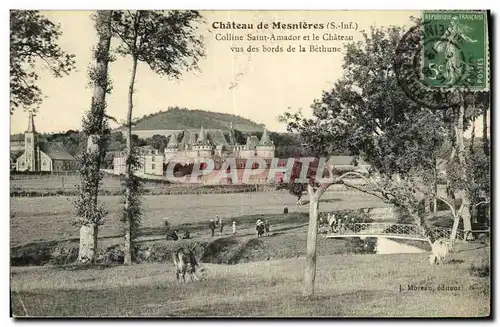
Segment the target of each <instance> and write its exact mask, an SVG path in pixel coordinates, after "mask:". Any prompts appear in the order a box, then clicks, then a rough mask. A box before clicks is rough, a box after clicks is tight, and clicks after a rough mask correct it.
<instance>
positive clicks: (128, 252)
mask: <svg viewBox="0 0 500 327" xmlns="http://www.w3.org/2000/svg"><path fill="white" fill-rule="evenodd" d="M132 60H133V62H132V76H131V78H130V85H129V90H128V112H127V158H126V162H125V179H126V180H127V181H129V180H130V178H131V176H132V174H134V172H133V170H132V166H131V160H130V159H131V155H132V150H133V149H132V146H133V145H132V109H133V108H134V104H133V98H134V84H135V75H136V73H137V57H136V56H133V58H132ZM131 196H132V193H131V190H130V187H129V186H128V184H127V186H126V188H125V213H126V216H127V217H126V222H125V249H124V264H126V265H127V264H131V263H132V260H133V254H132V252H133V250H134V235H133V233H134V226H133V224H134V222H133V219H134V217H132V215H131V213H130V205H131Z"/></svg>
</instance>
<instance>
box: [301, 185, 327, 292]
mask: <svg viewBox="0 0 500 327" xmlns="http://www.w3.org/2000/svg"><path fill="white" fill-rule="evenodd" d="M325 191H326V188H325V187H320V188H318V189H317V190H316V191H315V190H314V189H313V187H312V186H310V185H308V186H307V192H308V193H309V227H308V229H307V250H306V268H305V272H304V295H305V296H311V295H313V294H314V283H315V280H316V243H317V240H318V214H319V200H320V198H321V196H322V195H323V193H324V192H325Z"/></svg>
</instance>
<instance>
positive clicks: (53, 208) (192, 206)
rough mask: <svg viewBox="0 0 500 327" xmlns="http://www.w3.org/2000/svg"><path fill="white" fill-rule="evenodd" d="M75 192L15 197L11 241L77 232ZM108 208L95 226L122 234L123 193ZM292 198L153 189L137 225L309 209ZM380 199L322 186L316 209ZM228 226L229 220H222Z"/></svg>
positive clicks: (109, 234)
mask: <svg viewBox="0 0 500 327" xmlns="http://www.w3.org/2000/svg"><path fill="white" fill-rule="evenodd" d="M74 200H75V197H66V196H58V197H15V198H11V199H10V206H11V209H10V210H11V215H13V217H12V218H11V225H10V233H11V247H14V246H19V245H23V244H24V245H25V244H29V243H38V242H47V241H55V240H57V241H66V240H73V239H75V238H78V237H79V230H78V228H76V227H74V226H73V225H71V221H72V219H73V218H74V215H73V202H74ZM100 200H101V201H103V202H104V203H105V205H106V207H107V209H108V211H109V213H108V215H107V216H106V220H105V223H104V225H103V226H101V228H100V230H99V237H101V238H106V239H110V238H115V237H117V238H118V237H121V228H122V224H121V222H120V215H121V212H122V208H123V197H121V196H102V197H100ZM295 202H296V198H294V197H293V196H292V195H290V194H288V193H286V192H252V193H231V194H200V195H154V196H145V197H144V198H143V210H144V215H143V218H142V228H149V229H154V228H161V227H162V226H163V221H164V219H165V218H166V219H168V220H169V222H170V224H171V225H174V226H175V225H180V224H183V223H199V222H203V223H205V224H206V225H207V227H206V231H207V233H208V221H209V220H210V219H214V218H215V215H219V217H221V218H222V219H224V220H226V221H227V222H229V220H231V218H232V217H239V216H248V215H256V214H281V213H282V211H283V206H284V205H288V207H289V208H290V209H291V211H293V212H303V213H306V212H308V208H309V207H308V206H307V205H304V206H296V205H295ZM384 205H385V204H384V203H382V201H380V200H378V199H377V198H375V197H373V196H369V195H362V194H360V195H359V196H357V197H356V198H353V197H352V196H350V195H349V194H343V193H339V192H327V193H326V194H325V195H324V198H323V199H322V202H321V211H329V210H343V209H357V208H364V207H378V206H384ZM227 228H228V229H227V230H228V231H229V225H227Z"/></svg>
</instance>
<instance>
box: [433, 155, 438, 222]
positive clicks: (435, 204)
mask: <svg viewBox="0 0 500 327" xmlns="http://www.w3.org/2000/svg"><path fill="white" fill-rule="evenodd" d="M433 173H434V176H433V177H434V178H433V179H434V180H433V183H434V185H433V192H434V194H435V195H437V194H438V161H437V156H436V157H435V159H434V172H433ZM432 201H433V202H432V216H433V217H434V218H435V217H436V216H437V211H438V210H437V197H436V196H434V197H433V199H432Z"/></svg>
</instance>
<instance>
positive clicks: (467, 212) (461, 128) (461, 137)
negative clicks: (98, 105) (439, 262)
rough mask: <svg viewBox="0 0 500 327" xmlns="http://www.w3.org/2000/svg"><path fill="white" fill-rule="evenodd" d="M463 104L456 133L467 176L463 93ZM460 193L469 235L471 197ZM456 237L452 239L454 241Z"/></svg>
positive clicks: (462, 169) (458, 151)
mask: <svg viewBox="0 0 500 327" xmlns="http://www.w3.org/2000/svg"><path fill="white" fill-rule="evenodd" d="M461 97H462V99H461V104H460V108H459V112H458V121H457V129H456V131H457V133H456V140H457V156H458V162H459V164H460V167H461V168H460V169H461V171H462V172H463V176H465V174H466V171H465V169H466V168H465V165H466V159H465V145H464V120H465V103H464V98H463V95H461ZM459 195H460V197H461V198H462V206H463V210H461V216H462V219H463V223H464V231H465V234H466V235H467V234H468V233H469V232H470V231H471V229H472V226H471V217H470V199H469V196H468V194H467V191H466V190H465V189H464V190H460V191H459ZM454 240H455V239H452V241H454Z"/></svg>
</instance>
